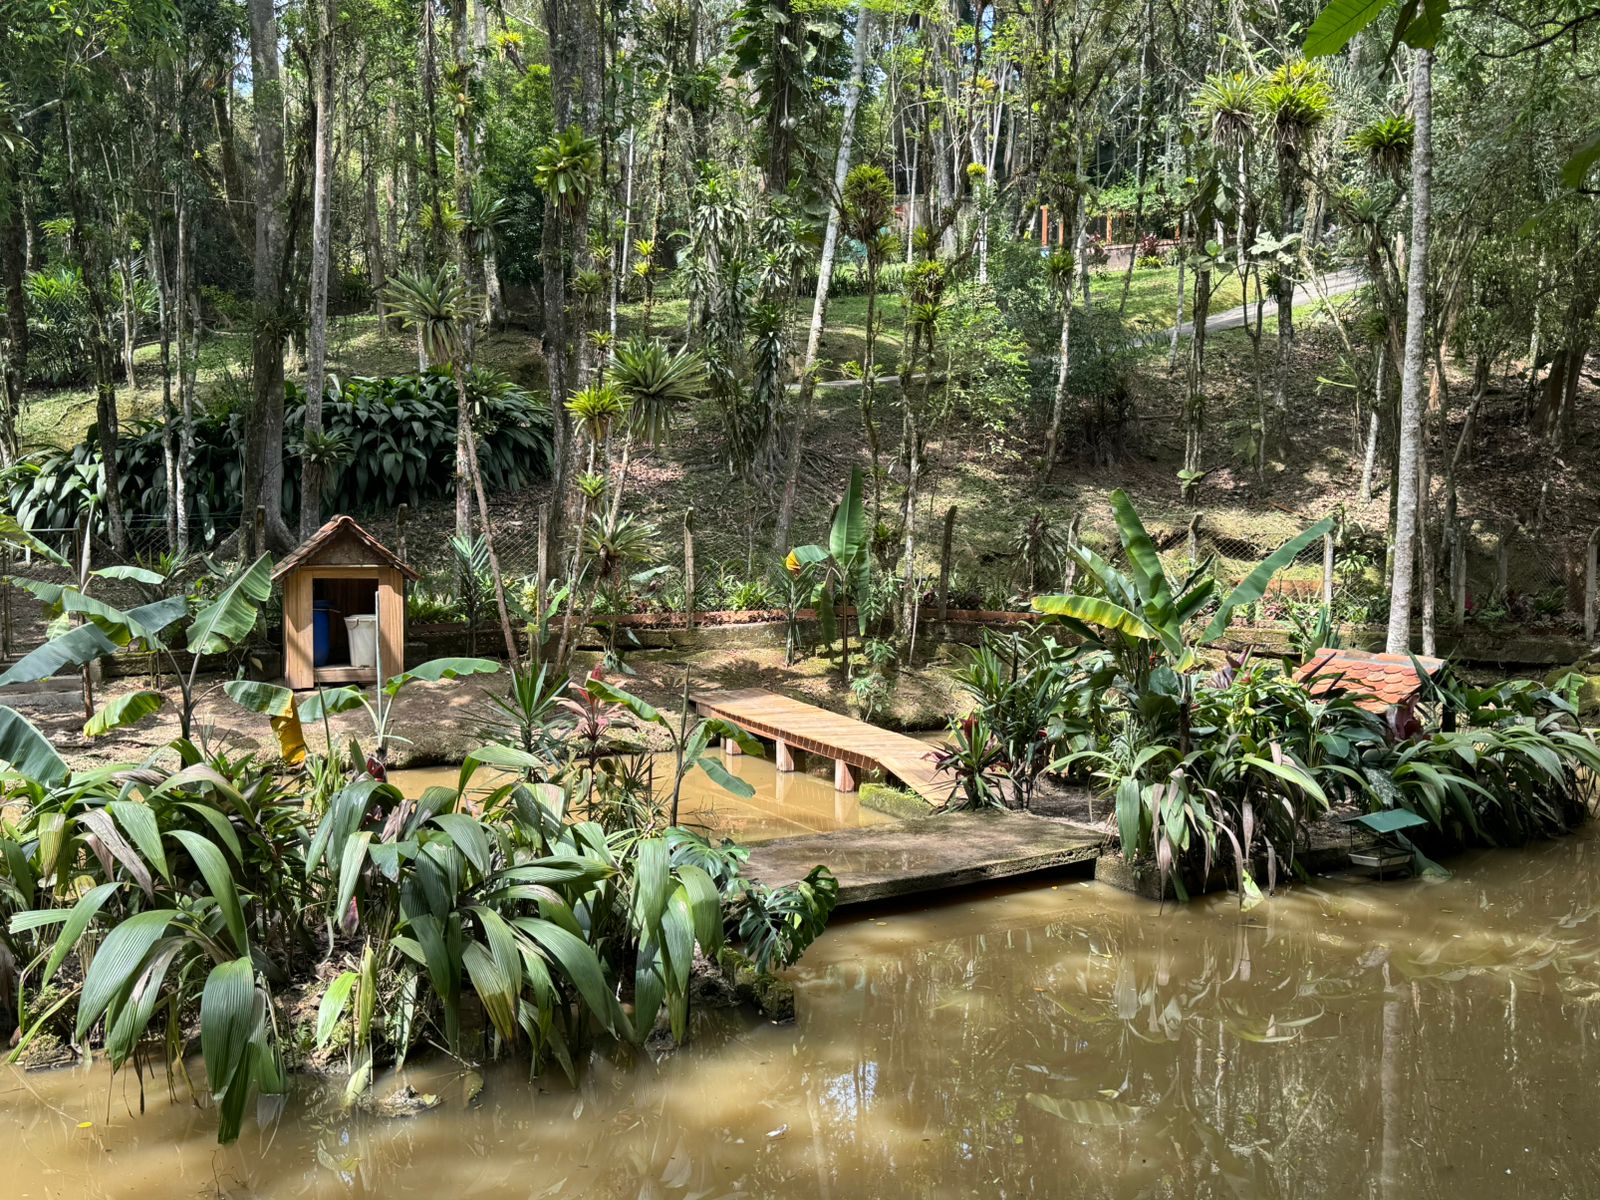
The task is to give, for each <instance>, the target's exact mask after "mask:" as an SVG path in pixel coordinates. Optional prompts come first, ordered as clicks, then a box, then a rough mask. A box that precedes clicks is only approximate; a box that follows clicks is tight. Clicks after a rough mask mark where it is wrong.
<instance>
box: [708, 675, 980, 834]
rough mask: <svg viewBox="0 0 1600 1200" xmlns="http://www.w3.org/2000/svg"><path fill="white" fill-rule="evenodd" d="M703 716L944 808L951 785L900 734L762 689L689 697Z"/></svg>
mask: <svg viewBox="0 0 1600 1200" xmlns="http://www.w3.org/2000/svg"><path fill="white" fill-rule="evenodd" d="M694 703H695V708H696V709H697V710H698V711H699V712H700V713H701V714H703V715H706V716H717V717H721V718H722V719H723V720H725V721H730V722H732V723H733V724H735V725H737V726H739V727H740V728H741V729H743V730H745V731H746V732H748V733H752V734H755V735H756V736H758V737H763V738H766V739H768V740H769V741H783V742H785V743H787V744H788V745H789V746H790V747H791V748H793V749H797V750H804V751H806V752H807V753H810V754H819V755H821V756H822V757H824V758H832V759H836V760H839V761H842V762H845V763H848V764H850V765H851V766H854V767H861V768H863V769H868V770H871V769H880V770H883V771H884V772H886V773H887V774H890V775H893V776H895V777H896V778H897V779H899V780H900V782H901V783H903V784H904V785H905V786H906V787H908V788H910V789H911V790H912V791H914V792H916V793H917V794H918V795H919V796H921V797H922V798H923V799H924V800H926V801H928V802H929V803H930V804H935V805H943V804H944V803H945V802H946V801H947V800H948V799H949V797H950V793H951V792H952V791H954V790H955V781H954V780H953V779H951V778H950V777H949V776H948V775H947V774H945V773H943V772H941V771H939V770H938V769H937V768H935V766H934V765H933V762H932V758H931V755H932V753H933V751H932V748H931V747H929V746H928V745H926V744H925V743H923V742H919V741H918V740H917V739H916V738H913V737H908V736H906V735H905V734H903V733H895V732H893V731H892V730H888V729H880V728H879V727H878V726H876V725H869V724H868V723H867V722H865V721H858V720H856V719H855V718H854V717H846V716H841V715H840V714H838V713H833V712H829V711H828V710H827V709H825V708H818V707H817V706H816V705H815V704H807V703H805V701H803V700H794V699H791V698H790V697H788V696H780V695H778V694H777V693H776V692H769V691H767V690H766V689H764V688H737V689H731V690H728V691H722V692H707V693H704V694H702V695H698V696H696V697H694Z"/></svg>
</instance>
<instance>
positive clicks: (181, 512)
mask: <svg viewBox="0 0 1600 1200" xmlns="http://www.w3.org/2000/svg"><path fill="white" fill-rule="evenodd" d="M185 144H187V139H185ZM175 207H176V209H177V213H176V215H177V226H178V231H177V248H176V257H177V269H176V276H177V279H176V285H175V287H174V290H175V291H176V292H177V329H176V333H177V343H178V346H177V348H178V477H177V487H176V495H175V499H174V501H173V507H174V509H175V510H176V523H175V528H176V532H177V540H176V541H175V542H174V544H173V549H174V551H176V552H177V553H178V554H179V555H182V554H184V553H186V552H187V551H188V549H189V472H190V470H191V468H192V464H193V463H194V373H195V364H196V362H197V360H198V354H197V352H196V349H195V343H196V341H197V339H198V337H199V330H198V329H197V328H196V321H195V319H194V316H195V313H197V312H198V311H199V304H198V300H197V297H196V296H195V295H194V291H195V288H194V280H193V271H192V270H191V269H190V262H191V254H190V249H191V232H190V229H189V203H188V196H187V193H186V191H185V189H184V184H183V182H182V181H181V180H180V182H179V184H178V189H177V200H176V204H175Z"/></svg>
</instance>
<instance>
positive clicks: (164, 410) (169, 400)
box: [146, 176, 183, 550]
mask: <svg viewBox="0 0 1600 1200" xmlns="http://www.w3.org/2000/svg"><path fill="white" fill-rule="evenodd" d="M158 178H159V176H158ZM163 199H164V197H159V196H158V199H157V201H156V203H154V204H152V205H151V211H150V218H149V220H150V239H149V242H148V244H147V246H146V253H147V254H148V255H149V257H150V265H151V271H152V273H153V274H154V275H155V280H156V298H157V302H158V305H159V308H158V312H157V317H158V323H157V329H158V333H159V337H160V344H161V352H160V355H161V458H162V469H163V472H164V475H165V478H166V485H167V488H166V491H167V514H166V516H167V546H168V548H169V549H173V550H176V548H177V545H178V471H179V468H178V414H177V410H176V407H175V405H174V403H173V386H172V384H173V363H172V341H173V336H172V333H173V324H174V321H175V319H176V309H177V307H178V305H180V304H182V300H181V299H177V300H175V299H174V292H175V289H174V287H173V281H172V274H171V272H169V271H168V270H167V240H166V239H167V235H166V227H165V221H164V220H163V212H162V210H163V204H162V203H161V201H162V200H163ZM182 369H183V367H182V357H181V355H180V357H179V365H178V370H179V371H180V372H181V371H182ZM180 390H181V389H180Z"/></svg>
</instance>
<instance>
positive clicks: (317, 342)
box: [300, 0, 373, 541]
mask: <svg viewBox="0 0 1600 1200" xmlns="http://www.w3.org/2000/svg"><path fill="white" fill-rule="evenodd" d="M337 4H338V0H316V9H317V50H316V56H315V69H316V104H317V126H316V137H317V141H316V149H315V151H314V157H313V167H312V185H311V187H312V195H311V304H310V307H311V312H310V316H309V329H308V331H307V336H306V410H305V435H304V444H303V445H302V447H301V453H300V539H301V541H304V540H306V539H307V538H309V537H310V536H311V535H312V534H313V533H315V532H316V531H317V530H318V529H319V528H320V527H321V525H322V490H323V469H322V461H321V453H320V452H321V447H320V446H319V445H318V444H317V443H318V442H319V440H320V438H321V435H322V393H323V391H324V389H325V387H326V384H327V370H328V241H329V239H330V237H331V235H332V232H333V121H334V113H333V103H334V101H333V61H334V23H335V21H336V20H337V19H338V14H337V12H336V11H335V6H336V5H337ZM372 178H373V172H372V171H371V170H370V168H369V170H368V171H367V179H368V188H369V190H370V188H371V187H372V182H371V181H372Z"/></svg>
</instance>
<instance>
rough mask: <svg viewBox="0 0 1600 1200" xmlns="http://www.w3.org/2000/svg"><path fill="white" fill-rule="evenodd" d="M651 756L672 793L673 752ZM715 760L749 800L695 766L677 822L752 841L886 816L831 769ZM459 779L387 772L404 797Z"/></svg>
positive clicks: (477, 781)
mask: <svg viewBox="0 0 1600 1200" xmlns="http://www.w3.org/2000/svg"><path fill="white" fill-rule="evenodd" d="M650 757H651V759H652V760H653V764H654V767H655V779H656V781H657V791H658V792H659V793H660V794H662V795H663V796H669V795H671V793H672V756H671V755H669V754H656V755H652V756H650ZM720 761H721V762H722V765H723V766H724V767H726V768H727V769H728V773H729V774H731V775H736V776H738V777H739V778H740V779H743V780H745V782H747V783H749V784H750V786H751V787H753V788H755V789H756V794H755V795H754V796H752V797H751V798H750V799H748V800H743V799H740V798H739V797H738V796H735V795H732V794H731V793H729V792H727V791H725V790H724V789H722V788H721V787H719V786H717V785H716V784H714V783H712V782H711V780H710V778H709V777H708V776H707V775H706V774H705V773H704V772H703V771H700V770H698V769H696V770H694V771H691V772H690V773H689V775H688V776H687V777H685V779H684V781H683V790H682V792H681V793H680V796H679V807H678V816H679V823H680V824H683V825H687V826H689V827H690V828H692V829H698V830H700V832H702V833H711V834H714V835H716V836H717V837H731V838H733V839H734V840H735V841H737V842H741V843H744V844H746V845H755V844H756V843H757V842H770V841H771V840H772V839H773V838H780V837H795V836H797V835H799V834H803V833H829V832H831V831H833V830H835V829H855V828H857V827H861V826H867V825H881V824H884V823H885V822H887V821H888V820H889V818H888V817H885V816H884V815H883V814H882V813H879V812H876V811H874V810H873V809H870V808H863V807H861V802H860V800H859V799H858V798H857V796H856V793H854V792H836V791H834V790H833V776H832V774H831V773H830V774H829V775H828V776H827V777H826V778H823V777H821V776H818V775H808V774H806V773H804V772H803V771H794V772H788V773H780V772H779V771H777V770H776V769H775V768H774V767H773V765H772V763H771V761H770V760H768V759H764V758H755V757H753V756H751V755H748V754H740V755H723V756H722V757H721V760H720ZM458 778H459V773H458V770H457V768H455V767H413V768H410V769H408V770H404V771H390V772H389V780H390V782H391V783H393V784H395V786H397V787H399V788H400V789H401V790H402V791H404V792H405V793H406V794H407V795H409V796H420V795H421V794H422V791H423V789H424V788H428V787H433V786H434V785H439V786H442V787H448V788H452V789H453V788H454V787H455V786H456V782H457V779H458ZM504 778H505V776H503V775H497V774H495V773H494V772H491V771H489V770H488V769H487V768H485V769H483V770H480V771H479V772H478V773H477V774H476V775H474V776H473V784H474V787H475V788H476V789H488V788H491V787H493V786H494V785H495V783H496V782H497V781H498V780H500V779H504Z"/></svg>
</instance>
